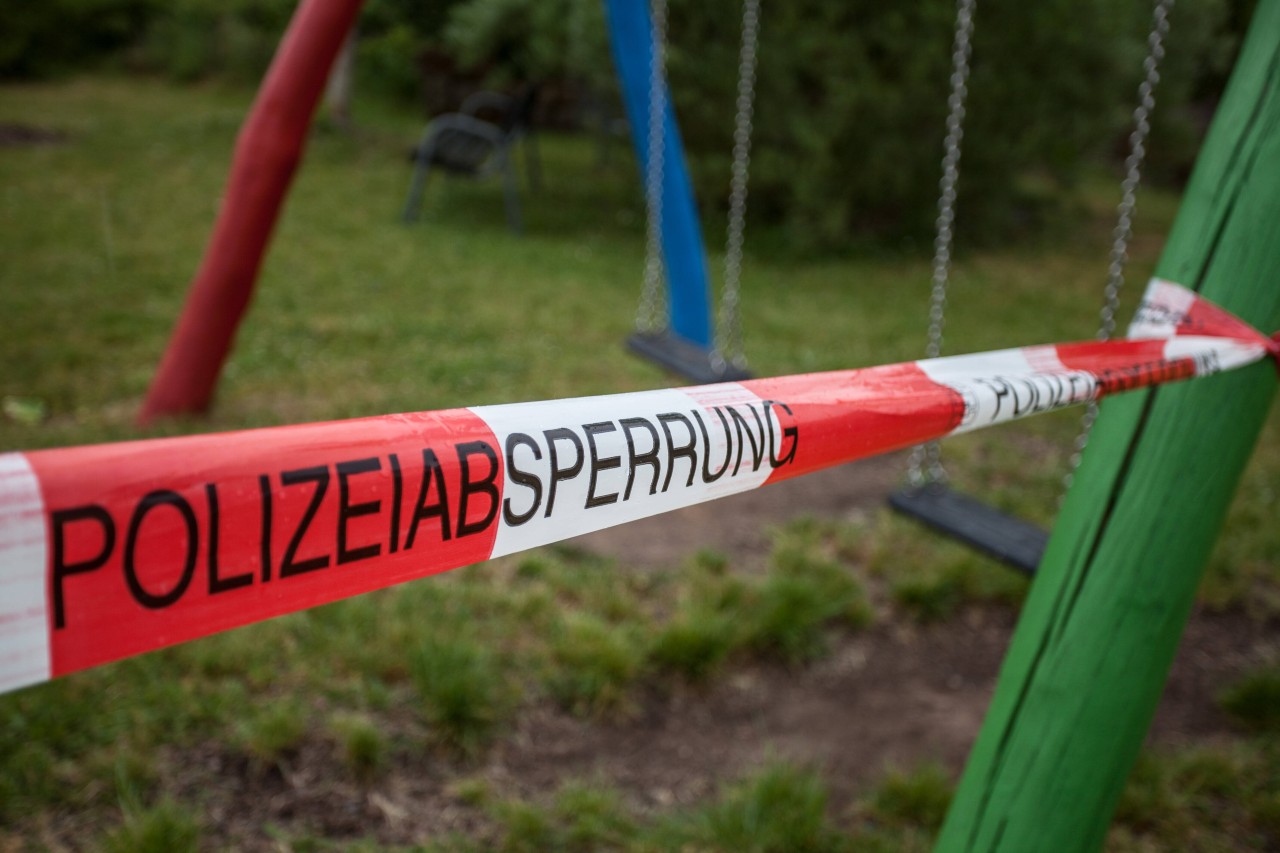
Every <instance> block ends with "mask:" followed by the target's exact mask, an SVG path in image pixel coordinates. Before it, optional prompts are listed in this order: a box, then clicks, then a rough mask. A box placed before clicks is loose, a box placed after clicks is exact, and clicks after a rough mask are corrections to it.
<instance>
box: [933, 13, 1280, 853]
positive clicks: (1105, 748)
mask: <svg viewBox="0 0 1280 853" xmlns="http://www.w3.org/2000/svg"><path fill="white" fill-rule="evenodd" d="M1157 274H1158V275H1160V276H1162V277H1164V278H1168V279H1172V280H1174V281H1177V282H1180V283H1182V284H1185V285H1187V286H1188V287H1192V288H1194V289H1195V290H1197V291H1198V292H1200V293H1202V294H1204V295H1205V296H1207V297H1208V298H1209V299H1211V300H1213V301H1214V302H1217V303H1218V304H1219V305H1222V306H1224V307H1226V308H1228V309H1229V310H1231V311H1233V312H1235V313H1236V314H1238V315H1239V316H1241V317H1243V318H1244V319H1245V320H1247V321H1249V322H1250V323H1252V324H1254V325H1255V326H1256V327H1258V328H1259V329H1261V330H1263V331H1265V332H1267V333H1271V332H1274V331H1275V330H1276V328H1277V327H1278V326H1280V0H1262V2H1261V3H1260V4H1259V5H1258V8H1257V11H1256V12H1255V15H1254V20H1253V23H1252V25H1251V27H1250V31H1249V35H1248V38H1247V40H1246V44H1245V47H1244V50H1243V52H1242V54H1241V56H1240V59H1239V61H1238V63H1237V65H1236V69H1235V71H1234V73H1233V75H1232V79H1231V83H1230V85H1229V86H1228V88H1227V91H1226V93H1225V95H1224V97H1223V100H1222V103H1221V105H1220V107H1219V109H1218V113H1217V115H1216V116H1215V118H1214V121H1213V126H1212V128H1211V130H1210V132H1209V136H1208V138H1207V139H1206V141H1205V144H1204V147H1203V149H1202V151H1201V154H1200V157H1199V161H1198V162H1197V164H1196V168H1195V172H1194V174H1193V175H1192V178H1191V182H1190V185H1189V187H1188V189H1187V192H1186V196H1185V198H1184V200H1183V203H1182V208H1181V210H1180V211H1179V214H1178V218H1177V222H1176V223H1175V225H1174V228H1173V231H1172V233H1171V234H1170V235H1169V240H1168V244H1167V246H1166V248H1165V250H1164V254H1163V256H1162V257H1161V259H1160V264H1159V266H1158V267H1157ZM1275 390H1276V371H1275V365H1274V364H1273V363H1270V362H1263V363H1261V364H1258V365H1254V366H1253V367H1251V368H1248V369H1245V370H1242V371H1237V372H1235V373H1231V374H1224V375H1220V376H1214V377H1210V378H1207V379H1200V380H1195V381H1193V382H1188V383H1183V384H1180V385H1174V386H1168V387H1164V388H1159V389H1155V390H1151V391H1144V392H1136V393H1130V394H1126V395H1122V396H1120V397H1117V398H1114V399H1111V400H1108V401H1107V402H1106V403H1105V404H1104V406H1103V408H1102V414H1101V416H1100V418H1099V420H1098V423H1097V425H1096V428H1095V430H1094V433H1093V437H1092V440H1091V442H1090V446H1089V449H1088V452H1087V454H1086V456H1085V459H1084V462H1083V464H1082V465H1081V468H1080V470H1079V472H1078V474H1077V477H1076V486H1075V487H1074V488H1073V489H1072V491H1071V493H1070V494H1069V495H1068V496H1067V500H1066V502H1065V504H1064V506H1063V509H1062V513H1061V516H1060V518H1059V521H1058V524H1057V527H1056V529H1055V530H1054V533H1053V536H1052V538H1051V540H1050V542H1049V546H1048V549H1047V551H1046V553H1045V557H1044V560H1043V562H1042V563H1041V567H1040V574H1039V576H1038V578H1037V580H1036V582H1035V584H1034V586H1033V588H1032V590H1031V594H1030V596H1029V597H1028V600H1027V603H1026V606H1025V608H1024V611H1023V613H1022V617H1021V620H1020V621H1019V624H1018V628H1017V631H1016V632H1015V635H1014V638H1013V642H1012V644H1011V646H1010V649H1009V653H1008V656H1007V657H1006V659H1005V663H1004V665H1003V668H1002V670H1001V673H1000V679H999V683H998V685H997V688H996V694H995V697H994V698H993V700H992V703H991V708H990V709H989V711H988V712H987V718H986V721H985V722H984V723H983V727H982V731H981V733H980V734H979V736H978V740H977V743H976V744H975V745H974V748H973V751H972V753H971V755H970V757H969V763H968V766H967V767H966V768H965V772H964V776H963V778H962V779H961V782H960V786H959V789H958V791H957V793H956V799H955V802H954V803H953V804H952V807H951V811H950V813H949V814H948V815H947V820H946V822H945V824H944V826H943V828H942V833H941V835H940V836H939V839H938V845H937V849H938V850H939V851H960V850H964V851H968V850H1008V851H1019V853H1021V851H1035V850H1053V851H1074V850H1080V851H1083V850H1097V849H1098V848H1099V847H1101V845H1102V843H1103V841H1104V839H1105V837H1106V832H1107V828H1108V825H1109V824H1110V822H1111V817H1112V814H1113V813H1114V811H1115V805H1116V801H1117V800H1118V798H1119V796H1120V793H1121V790H1122V789H1123V787H1124V783H1125V780H1126V778H1127V776H1128V774H1129V771H1130V770H1131V769H1132V767H1133V763H1134V760H1135V759H1136V757H1137V754H1138V751H1139V749H1140V748H1141V745H1142V742H1143V739H1144V737H1145V735H1146V732H1147V729H1148V728H1149V726H1150V723H1151V718H1152V716H1153V715H1154V713H1155V708H1156V703H1157V701H1158V700H1159V698H1160V694H1161V692H1162V690H1163V687H1164V683H1165V680H1166V678H1167V676H1168V671H1169V666H1170V664H1171V662H1172V660H1173V656H1174V652H1175V651H1176V649H1177V646H1178V641H1179V639H1180V637H1181V635H1182V631H1183V628H1184V627H1185V624H1186V620H1187V617H1188V615H1189V613H1190V610H1191V606H1192V603H1193V600H1194V597H1195V591H1196V587H1197V585H1198V583H1199V581H1200V577H1201V574H1202V572H1203V567H1204V564H1205V561H1206V559H1207V558H1208V556H1209V551H1210V549H1211V547H1212V545H1213V543H1214V541H1215V540H1216V538H1217V536H1218V533H1219V530H1220V529H1221V526H1222V519H1223V516H1224V515H1225V513H1226V510H1227V505H1228V503H1229V502H1230V500H1231V497H1232V495H1233V493H1234V492H1235V489H1236V485H1237V482H1238V480H1239V477H1240V473H1241V471H1242V469H1243V468H1244V465H1245V462H1246V461H1247V460H1248V457H1249V454H1250V452H1251V451H1252V449H1253V446H1254V444H1255V443H1256V441H1257V437H1258V433H1259V431H1260V430H1261V428H1262V424H1263V421H1264V419H1265V417H1266V413H1267V410H1268V408H1269V406H1270V404H1271V400H1272V398H1273V396H1274V395H1275Z"/></svg>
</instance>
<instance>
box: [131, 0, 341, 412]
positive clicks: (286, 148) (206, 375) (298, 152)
mask: <svg viewBox="0 0 1280 853" xmlns="http://www.w3.org/2000/svg"><path fill="white" fill-rule="evenodd" d="M362 4H363V0H302V3H300V4H299V6H298V9H297V11H296V12H295V13H294V15H293V20H292V21H291V22H290V24H289V29H288V31H287V32H286V33H285V35H284V38H283V39H282V40H281V42H280V47H279V49H278V50H277V51H276V56H275V59H274V60H273V61H272V63H271V68H270V70H268V71H267V76H266V79H265V80H264V81H263V83H262V88H261V89H260V90H259V92H258V97H257V99H256V100H255V101H254V104H253V108H252V110H251V111H250V113H249V118H248V119H247V120H246V121H245V124H244V127H243V128H241V130H240V136H239V138H238V139H237V140H236V150H235V156H234V158H233V160H232V163H231V175H230V178H229V179H228V181H227V191H226V196H225V197H224V198H223V201H222V209H221V210H220V211H219V212H218V220H217V223H216V224H215V225H214V229H213V236H212V238H211V239H210V240H209V245H208V247H207V248H206V249H205V255H204V260H203V261H202V262H201V264H200V270H199V271H198V272H197V273H196V277H195V279H194V281H193V282H192V284H191V291H190V293H189V294H188V295H187V302H186V305H185V306H184V307H183V310H182V316H181V318H180V319H179V320H178V325H177V327H176V328H175V329H174V332H173V337H172V338H171V339H170V340H169V346H168V348H167V349H166V350H165V354H164V358H163V359H162V360H161V361H160V369H159V370H158V371H157V372H156V376H155V379H153V380H152V383H151V388H150V390H149V391H148V392H147V399H146V402H145V403H144V404H143V407H142V412H141V413H140V415H139V421H140V422H141V423H147V422H149V421H152V420H154V419H155V418H157V417H161V416H164V415H180V414H194V413H200V412H203V411H205V410H207V409H208V408H209V403H210V401H211V400H212V398H213V391H214V387H215V386H216V384H217V381H218V374H219V373H220V372H221V370H222V363H223V361H224V360H225V359H226V357H227V353H228V352H229V351H230V350H231V343H232V340H233V339H234V338H235V333H236V327H237V326H239V324H240V318H241V317H242V316H243V315H244V311H245V308H247V307H248V305H249V299H250V297H251V296H252V295H253V286H254V282H255V281H256V279H257V276H258V269H259V268H260V267H261V266H262V258H263V256H264V255H265V254H266V250H267V245H268V244H269V242H270V240H271V232H272V229H273V228H274V227H275V223H276V219H277V218H278V217H279V214H280V207H281V205H282V204H283V202H284V197H285V194H286V193H287V192H288V190H289V184H290V182H291V181H292V180H293V173H294V171H295V170H296V169H297V166H298V163H299V162H300V161H301V159H302V149H303V146H304V145H305V144H306V138H307V132H308V130H309V128H310V126H311V119H312V116H313V115H314V114H315V110H316V105H317V104H318V103H319V100H320V96H321V94H322V93H323V92H324V87H325V81H326V80H327V79H328V76H329V69H330V67H331V66H332V65H333V62H334V58H335V57H336V56H337V55H338V51H339V50H340V49H341V48H342V44H343V41H345V39H346V37H347V33H348V32H350V30H351V27H352V25H353V24H354V22H355V19H356V15H357V14H358V13H359V11H360V7H361V5H362Z"/></svg>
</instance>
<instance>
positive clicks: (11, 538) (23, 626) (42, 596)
mask: <svg viewBox="0 0 1280 853" xmlns="http://www.w3.org/2000/svg"><path fill="white" fill-rule="evenodd" d="M46 549H47V543H46V541H45V526H44V502H43V501H42V500H41V497H40V482H39V480H37V479H36V475H35V472H33V471H32V470H31V466H30V465H29V464H28V463H27V458H26V457H25V456H23V455H22V454H21V453H4V454H0V693H3V692H5V691H7V690H16V689H18V688H19V687H25V686H26V685H28V684H35V683H37V682H40V681H48V680H49V678H50V677H51V676H50V673H51V664H50V657H49V616H48V609H47V596H46V592H45V566H46V565H47V554H46Z"/></svg>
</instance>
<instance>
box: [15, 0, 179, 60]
mask: <svg viewBox="0 0 1280 853" xmlns="http://www.w3.org/2000/svg"><path fill="white" fill-rule="evenodd" d="M161 5H162V4H161V3H160V2H159V0H39V2H19V3H3V4H0V78H3V77H45V76H48V75H50V74H54V73H57V72H60V71H64V70H68V69H72V68H78V67H84V66H85V65H87V64H89V63H90V62H94V61H98V60H100V59H101V58H102V57H103V56H105V55H107V54H110V53H112V52H113V51H116V50H119V49H120V48H122V47H124V46H126V45H128V44H130V43H132V42H133V40H134V39H136V38H137V35H138V32H139V31H140V29H141V27H142V26H143V23H144V22H145V21H146V20H147V18H148V17H149V16H150V15H151V14H153V12H154V11H155V9H157V8H159V7H161Z"/></svg>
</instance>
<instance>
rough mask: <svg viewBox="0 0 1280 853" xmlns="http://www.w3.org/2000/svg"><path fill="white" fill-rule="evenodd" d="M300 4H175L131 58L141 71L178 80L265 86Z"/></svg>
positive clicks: (272, 0) (214, 0)
mask: <svg viewBox="0 0 1280 853" xmlns="http://www.w3.org/2000/svg"><path fill="white" fill-rule="evenodd" d="M296 5H297V4H296V3H295V2H293V0H171V2H168V3H166V4H164V5H163V6H161V7H160V8H161V10H162V11H158V12H157V13H155V14H153V15H152V16H151V18H150V22H149V25H148V26H147V28H146V30H145V32H144V34H143V35H142V38H141V39H140V41H139V42H138V43H137V44H136V45H135V47H134V49H133V50H132V51H131V53H130V61H131V63H132V64H133V65H134V66H135V67H137V68H140V69H144V70H150V71H159V72H161V73H163V74H166V75H168V76H170V77H173V78H174V79H177V80H198V79H201V78H205V77H211V76H219V77H223V78H227V79H232V80H238V81H243V82H246V83H249V82H254V81H257V80H259V79H260V78H261V77H262V75H263V72H265V71H266V69H267V66H268V65H269V64H270V63H271V58H272V57H273V56H274V55H275V51H276V47H277V45H278V44H279V42H280V37H281V35H282V34H283V33H284V30H285V27H287V26H288V24H289V20H290V18H291V17H292V15H293V11H294V8H295V6H296Z"/></svg>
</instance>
